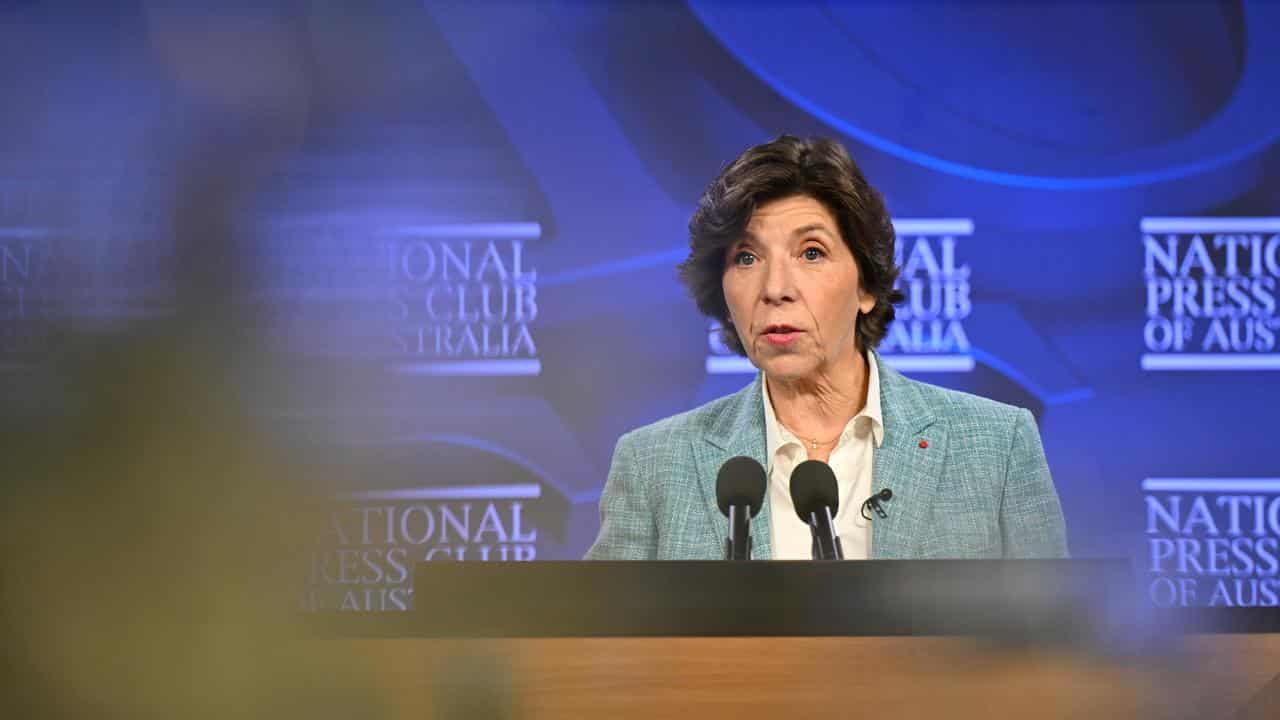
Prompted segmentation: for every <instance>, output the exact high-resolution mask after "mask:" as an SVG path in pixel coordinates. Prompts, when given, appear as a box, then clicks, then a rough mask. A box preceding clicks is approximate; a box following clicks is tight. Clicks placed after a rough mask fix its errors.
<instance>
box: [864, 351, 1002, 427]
mask: <svg viewBox="0 0 1280 720" xmlns="http://www.w3.org/2000/svg"><path fill="white" fill-rule="evenodd" d="M880 374H881V380H880V384H881V387H882V388H883V387H884V386H885V385H886V384H887V385H890V386H891V387H893V388H895V389H896V392H891V393H890V394H891V395H892V396H893V397H895V398H903V397H906V398H909V399H910V402H912V403H917V404H919V405H921V406H923V407H925V408H928V410H929V411H930V413H931V414H932V415H934V416H935V417H937V418H938V419H940V420H943V421H945V422H947V423H949V424H951V425H953V426H954V425H955V424H956V423H957V422H959V423H961V424H962V425H964V424H977V423H986V424H989V425H990V426H992V427H998V428H1002V429H1003V428H1009V427H1011V426H1012V423H1013V422H1014V421H1015V420H1016V419H1017V417H1018V414H1019V413H1021V412H1023V409H1022V408H1020V407H1018V406H1016V405H1009V404H1007V403H1002V402H998V401H996V400H992V399H991V398H985V397H982V396H981V395H974V394H972V393H967V392H962V391H960V390H951V389H948V388H944V387H939V386H937V385H930V384H928V383H924V382H920V381H919V380H912V379H910V378H908V377H906V376H904V375H902V374H901V373H899V372H898V371H896V370H894V369H892V368H889V367H886V366H885V365H884V364H883V363H881V365H880ZM904 390H905V391H907V392H904ZM881 392H882V394H884V390H883V389H882V391H881Z"/></svg>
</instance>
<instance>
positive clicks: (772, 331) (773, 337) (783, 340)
mask: <svg viewBox="0 0 1280 720" xmlns="http://www.w3.org/2000/svg"><path fill="white" fill-rule="evenodd" d="M801 332H802V331H801V330H799V329H797V328H794V327H792V326H790V325H770V326H768V327H766V328H765V329H764V332H763V333H761V334H760V336H761V337H763V338H764V340H765V342H767V343H769V344H770V345H773V346H774V347H786V346H787V345H790V344H791V343H793V342H795V340H796V338H798V337H800V334H801Z"/></svg>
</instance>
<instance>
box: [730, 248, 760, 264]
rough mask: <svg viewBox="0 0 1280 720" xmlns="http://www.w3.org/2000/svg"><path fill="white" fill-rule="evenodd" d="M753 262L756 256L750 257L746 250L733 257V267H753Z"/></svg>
mask: <svg viewBox="0 0 1280 720" xmlns="http://www.w3.org/2000/svg"><path fill="white" fill-rule="evenodd" d="M755 262H756V256H755V255H752V254H751V253H749V252H747V251H746V250H742V251H739V252H738V254H737V255H734V256H733V264H734V265H743V266H746V265H754V264H755Z"/></svg>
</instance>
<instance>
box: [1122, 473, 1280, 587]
mask: <svg viewBox="0 0 1280 720" xmlns="http://www.w3.org/2000/svg"><path fill="white" fill-rule="evenodd" d="M1142 490H1143V493H1144V501H1145V503H1146V511H1147V518H1146V519H1147V527H1146V535H1147V557H1148V562H1147V563H1146V565H1147V572H1148V573H1149V577H1148V586H1147V593H1148V597H1149V598H1150V599H1151V601H1152V602H1153V603H1155V604H1156V605H1157V606H1160V607H1177V606H1200V605H1209V606H1218V607H1256V606H1266V607H1274V606H1276V605H1277V604H1280V602H1278V600H1280V580H1277V573H1278V571H1280V478H1148V479H1146V480H1144V481H1143V482H1142Z"/></svg>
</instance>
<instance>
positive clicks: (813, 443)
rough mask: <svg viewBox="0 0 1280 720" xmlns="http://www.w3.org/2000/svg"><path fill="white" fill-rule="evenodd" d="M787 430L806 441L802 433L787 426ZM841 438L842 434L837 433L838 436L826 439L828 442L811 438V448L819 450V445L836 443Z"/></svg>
mask: <svg viewBox="0 0 1280 720" xmlns="http://www.w3.org/2000/svg"><path fill="white" fill-rule="evenodd" d="M778 424H779V425H782V423H781V422H779V423H778ZM782 427H784V428H785V427H787V426H786V425H782ZM787 431H788V432H790V433H791V434H792V435H795V436H796V437H798V438H800V440H801V441H804V438H803V437H801V435H800V433H798V432H796V431H795V430H792V429H791V428H787ZM843 434H844V433H841V435H843ZM839 440H840V435H837V436H835V437H834V438H832V439H830V440H828V441H826V442H824V443H819V442H818V438H809V449H810V450H817V449H818V447H819V446H821V445H830V444H832V443H834V442H838V441H839Z"/></svg>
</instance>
